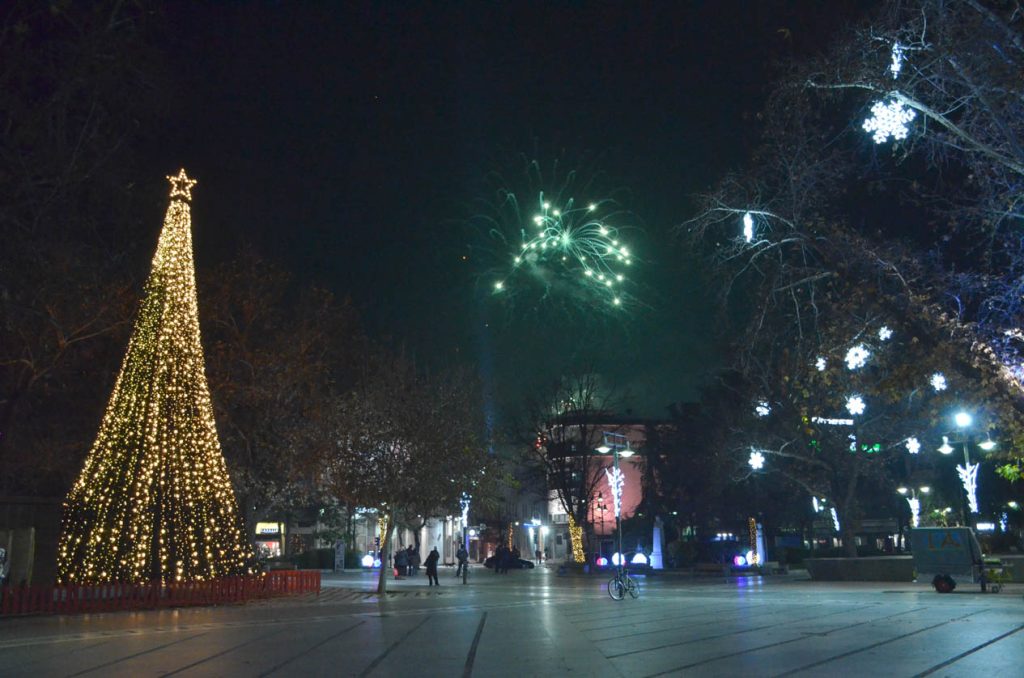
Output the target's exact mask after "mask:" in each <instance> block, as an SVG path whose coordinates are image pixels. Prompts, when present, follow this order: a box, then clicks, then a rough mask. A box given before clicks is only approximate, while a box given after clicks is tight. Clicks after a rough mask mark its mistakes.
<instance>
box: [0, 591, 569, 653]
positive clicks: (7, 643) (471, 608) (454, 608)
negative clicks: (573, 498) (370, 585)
mask: <svg viewBox="0 0 1024 678" xmlns="http://www.w3.org/2000/svg"><path fill="white" fill-rule="evenodd" d="M580 602H581V601H577V600H572V599H569V600H564V601H561V600H542V601H528V602H520V603H504V604H495V605H488V604H480V605H451V606H446V607H441V608H423V609H418V610H402V611H400V612H399V611H396V612H394V613H392V612H339V613H337V614H321V615H315V616H304V617H293V618H274V619H259V620H240V621H225V622H207V623H202V624H180V625H177V626H167V627H159V626H158V627H156V628H152V629H138V628H134V629H119V630H116V631H88V632H83V633H73V634H67V635H54V636H39V637H35V638H18V639H14V640H0V650H5V649H10V648H18V647H28V646H31V645H58V644H63V643H76V642H82V641H87V640H97V639H116V638H125V637H132V636H149V635H158V634H164V633H187V632H189V631H200V630H201V631H209V630H216V629H232V628H259V627H261V626H288V625H290V624H317V623H323V622H332V621H337V620H338V619H344V618H358V617H373V618H382V617H393V616H403V617H404V616H419V615H423V614H427V615H430V614H447V613H460V612H479V611H480V610H485V609H488V610H494V609H506V608H516V607H531V606H535V605H538V604H544V605H575V604H579V603H580Z"/></svg>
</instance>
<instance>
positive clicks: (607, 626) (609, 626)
mask: <svg viewBox="0 0 1024 678" xmlns="http://www.w3.org/2000/svg"><path fill="white" fill-rule="evenodd" d="M764 607H765V606H764V605H751V606H749V607H744V608H740V609H736V608H728V607H723V608H720V609H716V610H704V611H701V612H689V613H687V614H681V615H672V616H669V617H655V618H653V619H639V620H636V621H629V620H628V619H623V620H622V622H621V623H616V624H602V625H601V626H592V627H590V628H583V627H579V630H580V631H582V632H583V633H589V632H591V631H604V630H605V629H620V628H622V626H623V624H624V623H625V624H650V623H654V622H663V621H672V620H675V619H686V618H688V617H700V616H707V615H710V614H719V613H723V612H732V611H737V612H749V611H751V610H756V609H760V608H764ZM595 640H606V639H604V638H597V639H595Z"/></svg>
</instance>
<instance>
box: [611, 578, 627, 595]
mask: <svg viewBox="0 0 1024 678" xmlns="http://www.w3.org/2000/svg"><path fill="white" fill-rule="evenodd" d="M608 595H609V596H611V599H612V600H622V599H623V598H625V597H626V586H625V584H623V583H622V580H621V579H619V578H618V577H612V578H611V579H609V580H608Z"/></svg>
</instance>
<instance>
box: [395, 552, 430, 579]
mask: <svg viewBox="0 0 1024 678" xmlns="http://www.w3.org/2000/svg"><path fill="white" fill-rule="evenodd" d="M434 550H435V551H436V550H437V549H434ZM428 557H429V556H428ZM419 571H420V552H419V551H418V550H417V549H416V548H415V547H414V546H413V545H412V544H409V548H406V549H398V550H397V551H396V552H395V579H400V578H401V577H412V576H413V575H415V574H417V573H418V572H419Z"/></svg>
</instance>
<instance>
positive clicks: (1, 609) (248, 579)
mask: <svg viewBox="0 0 1024 678" xmlns="http://www.w3.org/2000/svg"><path fill="white" fill-rule="evenodd" d="M300 593H316V594H319V593H320V571H319V570H273V571H271V572H269V573H268V574H257V575H249V576H243V577H225V578H223V579H214V580H211V581H196V582H187V583H185V582H183V583H178V584H166V585H163V584H161V583H160V582H155V583H149V584H92V585H68V586H4V587H0V616H3V615H16V614H78V613H82V612H115V611H118V610H151V609H155V608H160V607H188V606H190V605H221V604H224V603H243V602H245V601H247V600H255V599H259V598H272V597H276V596H289V595H296V594H300Z"/></svg>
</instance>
